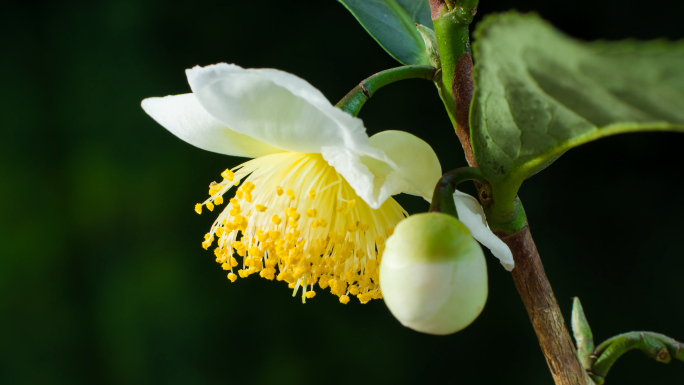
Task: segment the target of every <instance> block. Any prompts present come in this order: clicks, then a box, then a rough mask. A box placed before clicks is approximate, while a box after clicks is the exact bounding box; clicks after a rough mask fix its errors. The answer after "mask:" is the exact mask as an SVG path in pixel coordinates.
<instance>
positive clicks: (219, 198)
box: [214, 196, 223, 206]
mask: <svg viewBox="0 0 684 385" xmlns="http://www.w3.org/2000/svg"><path fill="white" fill-rule="evenodd" d="M221 203H223V197H222V196H217V197H216V198H214V204H215V205H216V206H218V205H220V204H221Z"/></svg>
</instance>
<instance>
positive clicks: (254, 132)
mask: <svg viewBox="0 0 684 385" xmlns="http://www.w3.org/2000/svg"><path fill="white" fill-rule="evenodd" d="M186 73H187V77H188V82H189V83H190V88H191V89H192V91H193V93H191V94H183V95H175V96H167V97H163V98H148V99H145V100H143V102H142V107H143V109H144V110H145V111H146V112H147V113H148V114H149V115H150V116H152V118H154V119H155V120H156V121H157V122H159V123H160V124H161V125H162V126H164V127H165V128H166V129H168V130H169V131H171V132H172V133H173V134H175V135H176V136H178V137H179V138H181V139H183V140H184V141H186V142H188V143H190V144H192V145H195V146H197V147H199V148H202V149H205V150H208V151H213V152H218V153H222V154H226V155H233V156H242V157H248V158H256V159H254V160H251V161H248V162H246V163H243V164H242V165H240V166H238V167H235V168H233V169H232V170H226V171H224V172H223V173H222V176H223V180H222V181H221V182H219V183H212V184H211V185H210V189H209V193H210V198H209V199H207V200H206V201H205V202H204V203H202V204H198V205H197V206H196V210H197V211H198V212H201V211H202V207H203V206H206V207H207V208H208V209H209V210H213V208H214V205H219V204H221V203H222V202H223V195H224V194H225V193H227V192H228V190H229V189H230V188H231V187H233V186H234V185H237V184H238V183H239V182H240V180H242V179H244V182H243V183H242V184H241V186H240V187H239V188H238V189H237V191H236V192H235V197H234V198H232V199H231V200H230V202H231V204H230V205H229V207H227V208H226V209H225V210H224V211H223V212H222V213H221V214H220V215H219V217H218V219H217V220H216V222H215V223H214V225H213V226H212V228H211V231H210V232H209V233H208V234H207V235H206V236H205V241H204V243H203V246H204V247H205V248H208V247H209V245H211V244H212V242H213V241H214V239H217V241H218V242H217V244H218V246H217V247H216V249H215V254H216V257H217V261H218V262H219V263H221V264H222V265H223V267H224V268H225V269H226V270H230V273H229V275H228V277H229V278H230V280H231V281H234V280H235V279H236V275H235V274H234V273H233V268H234V267H236V266H237V264H238V262H237V260H236V259H235V255H237V256H239V257H242V269H240V270H239V271H238V273H239V275H240V276H242V277H245V276H248V275H250V274H252V273H255V272H259V274H260V275H261V276H262V277H264V278H268V279H273V278H274V277H275V276H276V267H277V268H278V271H279V273H278V274H277V277H278V279H279V280H285V281H287V282H288V283H289V284H290V287H292V288H295V290H296V288H298V287H299V286H302V287H303V293H302V294H303V295H305V296H306V297H308V298H311V297H313V295H314V292H313V291H312V290H313V284H314V283H316V282H319V285H320V286H321V287H322V288H325V287H328V286H330V288H331V291H332V292H333V293H334V294H336V295H338V296H340V301H341V302H343V303H346V302H348V301H349V297H348V294H352V295H357V296H358V297H359V299H360V300H361V302H364V303H365V302H367V301H368V300H370V299H372V298H380V297H381V294H380V292H379V291H378V271H377V267H378V262H379V258H380V257H381V254H382V250H383V249H384V240H385V238H386V237H387V236H388V235H390V234H391V232H392V229H393V227H394V226H395V225H396V224H397V223H398V222H399V221H400V220H401V219H403V218H404V217H405V215H406V213H405V212H404V210H403V209H402V208H401V207H400V206H399V205H398V204H397V203H396V202H395V201H394V200H393V199H392V198H391V196H392V195H395V194H398V193H400V192H405V193H409V194H414V195H419V196H422V197H424V198H425V199H427V200H430V199H431V197H432V191H433V189H434V186H435V184H436V183H437V180H438V179H439V178H440V176H441V168H440V165H439V161H438V160H437V157H436V155H435V154H434V152H433V151H432V148H430V146H429V145H428V144H427V143H425V142H424V141H422V140H420V139H419V138H417V137H415V136H413V135H410V134H408V133H405V132H401V131H384V132H381V133H379V134H377V135H374V136H373V137H370V138H369V137H368V135H367V134H366V129H365V128H364V126H363V122H362V121H361V120H360V119H358V118H356V117H353V116H351V115H350V114H348V113H346V112H344V111H342V110H340V109H338V108H336V107H334V106H333V105H332V104H330V102H329V101H328V100H327V99H326V98H325V97H324V96H323V94H321V92H320V91H318V90H317V89H316V88H314V87H313V86H311V85H310V84H309V83H307V82H306V81H304V80H302V79H300V78H298V77H296V76H294V75H292V74H289V73H286V72H282V71H278V70H275V69H243V68H241V67H239V66H236V65H231V64H217V65H212V66H208V67H195V68H192V69H190V70H187V72H186ZM307 285H308V286H309V287H310V289H308V291H307Z"/></svg>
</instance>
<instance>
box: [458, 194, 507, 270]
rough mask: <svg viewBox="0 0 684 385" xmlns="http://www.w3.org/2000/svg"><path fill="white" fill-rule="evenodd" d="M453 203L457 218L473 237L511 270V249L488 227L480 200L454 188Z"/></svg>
mask: <svg viewBox="0 0 684 385" xmlns="http://www.w3.org/2000/svg"><path fill="white" fill-rule="evenodd" d="M454 203H455V204H456V212H457V213H458V219H459V220H460V221H461V222H463V224H464V225H466V226H467V227H468V229H469V230H470V232H471V233H472V235H473V237H474V238H475V239H477V240H478V241H479V242H480V243H481V244H483V245H484V246H485V247H487V248H488V249H489V250H490V251H491V252H492V254H493V255H494V256H495V257H497V258H499V260H500V261H501V264H502V265H503V266H504V267H505V268H506V270H508V271H511V270H513V267H515V262H514V261H513V254H512V253H511V249H510V248H509V247H508V245H506V244H505V243H504V242H503V241H502V240H501V239H499V237H497V236H496V235H494V233H493V232H492V230H490V229H489V226H488V225H487V220H486V219H485V213H484V211H483V210H482V206H480V202H478V201H477V200H476V199H475V198H473V197H471V196H470V195H468V194H465V193H462V192H460V191H458V190H456V191H454Z"/></svg>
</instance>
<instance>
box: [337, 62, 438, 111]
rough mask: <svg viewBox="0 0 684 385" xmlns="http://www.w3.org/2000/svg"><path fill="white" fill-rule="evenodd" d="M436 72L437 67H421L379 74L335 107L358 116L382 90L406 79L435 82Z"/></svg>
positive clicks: (410, 67) (403, 68) (354, 90)
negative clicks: (366, 104) (369, 100)
mask: <svg viewBox="0 0 684 385" xmlns="http://www.w3.org/2000/svg"><path fill="white" fill-rule="evenodd" d="M436 72H437V69H436V68H435V67H432V66H421V65H412V66H403V67H396V68H390V69H388V70H384V71H381V72H378V73H376V74H375V75H371V76H369V77H368V78H366V79H365V80H363V81H362V82H361V83H359V85H357V86H356V87H354V89H352V90H351V91H349V93H348V94H347V95H346V96H345V97H344V98H342V100H340V101H339V102H338V103H337V104H336V105H335V106H336V107H338V108H340V109H342V110H343V111H346V112H348V113H350V114H351V115H353V116H357V115H358V114H359V111H361V107H363V105H364V104H365V103H366V100H368V99H370V98H371V96H373V94H375V92H376V91H377V90H379V89H380V88H382V87H384V86H386V85H389V84H392V83H394V82H398V81H400V80H406V79H427V80H433V79H434V77H435V73H436Z"/></svg>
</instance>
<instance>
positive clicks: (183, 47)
mask: <svg viewBox="0 0 684 385" xmlns="http://www.w3.org/2000/svg"><path fill="white" fill-rule="evenodd" d="M644 4H647V5H644ZM512 7H515V8H518V9H520V10H525V11H526V10H537V11H538V12H540V13H541V14H542V16H544V17H545V18H547V19H550V20H551V21H552V22H553V23H554V24H556V25H557V26H559V27H560V28H562V29H563V30H564V31H566V32H568V33H570V34H571V35H573V36H576V37H580V38H583V39H597V38H609V39H620V38H626V37H636V38H642V39H650V38H656V37H661V36H666V37H669V38H671V39H681V38H684V27H683V24H682V21H681V15H682V14H684V5H683V4H682V2H674V1H666V0H653V1H650V2H643V1H626V0H622V1H620V0H604V1H590V0H575V1H531V0H530V1H525V0H509V1H504V0H482V1H481V6H480V10H479V14H478V16H477V20H480V19H481V17H482V15H484V14H487V13H490V12H494V11H502V10H506V9H509V8H512ZM0 39H1V40H0V43H1V44H0V55H1V58H2V60H0V90H1V92H0V117H1V122H2V123H1V127H2V139H1V140H0V183H1V184H0V192H1V194H2V201H1V202H2V208H1V209H0V212H1V214H0V383H2V384H96V383H97V384H194V383H197V384H219V383H231V384H275V383H277V384H318V383H321V384H350V383H351V384H355V383H360V384H366V383H374V384H385V383H392V384H424V383H425V384H427V383H454V384H475V383H477V384H551V383H552V380H551V376H550V374H549V371H548V369H547V367H546V363H545V361H544V358H543V356H542V354H541V351H540V349H539V348H538V345H537V342H536V339H535V336H534V333H533V331H532V328H531V326H530V324H529V321H528V319H527V315H526V313H525V310H524V308H523V306H522V302H521V301H520V299H519V297H518V294H517V292H516V291H515V288H514V286H513V282H512V279H511V278H510V276H509V274H508V273H507V272H506V271H504V269H503V268H501V267H500V266H499V264H498V263H497V261H495V260H494V259H493V258H490V259H488V263H489V268H490V295H489V300H488V304H487V306H486V308H485V309H484V312H483V313H482V315H481V316H480V317H479V318H478V319H477V320H476V321H475V323H474V324H473V325H471V326H470V327H469V328H467V329H466V330H464V331H462V332H460V333H457V334H455V335H451V336H448V337H434V336H429V335H423V334H419V333H416V332H413V331H411V330H409V329H406V328H403V327H402V326H401V325H400V324H399V323H398V322H397V321H396V320H394V319H393V318H392V316H391V315H390V313H389V311H388V310H387V308H386V307H385V305H384V303H383V302H382V301H372V302H371V303H370V304H368V305H363V306H362V305H360V304H358V302H357V301H356V300H354V301H352V303H351V304H349V305H347V306H343V305H340V304H338V303H337V300H336V297H334V296H332V295H330V294H329V293H320V295H319V296H317V297H316V299H315V300H312V301H309V303H307V304H306V305H302V304H301V301H300V300H299V298H292V297H291V296H290V291H289V290H288V289H287V288H286V286H285V284H283V283H282V282H269V281H266V280H263V279H259V278H257V277H255V276H252V277H250V278H248V279H241V280H238V282H236V283H234V284H231V283H229V282H228V280H227V279H226V276H225V274H224V271H223V270H221V268H220V267H219V266H218V265H217V264H216V263H215V262H214V258H213V255H212V253H211V252H208V251H205V250H203V249H202V248H201V247H200V243H201V241H202V236H203V234H204V233H205V232H206V231H207V229H208V228H209V226H210V224H211V222H212V221H213V218H212V215H211V214H210V215H203V216H198V215H197V214H195V213H194V211H193V205H194V204H195V203H196V202H198V201H199V200H201V199H203V198H204V196H205V194H206V186H207V184H208V183H209V182H211V181H212V180H214V179H215V178H216V176H217V175H218V173H220V171H221V170H223V169H225V168H226V167H232V166H235V165H236V164H238V162H241V161H242V160H241V159H237V158H228V157H225V156H221V155H216V154H212V153H208V152H204V151H202V150H199V149H196V148H194V147H191V146H190V145H188V144H186V143H184V142H182V141H180V140H179V139H177V138H175V137H174V136H173V135H171V134H169V133H168V132H166V131H165V130H164V129H163V128H162V127H161V126H159V125H158V124H156V123H155V122H154V121H153V120H152V119H151V118H149V117H148V116H147V115H146V114H145V113H144V112H143V110H142V109H141V108H140V101H141V100H142V99H143V98H145V97H149V96H163V95H167V94H179V93H186V92H188V91H189V87H188V85H187V83H186V80H185V75H184V70H185V69H186V68H189V67H191V66H194V65H197V64H200V65H207V64H212V63H217V62H222V61H225V62H232V63H237V64H239V65H242V66H244V67H275V68H279V69H283V70H286V71H289V72H292V73H295V74H297V75H299V76H301V77H303V78H305V79H307V80H308V81H310V82H311V83H312V84H313V85H315V86H316V87H318V88H319V89H320V90H321V91H323V93H324V94H326V95H327V96H328V97H329V98H330V99H331V100H332V101H336V100H337V99H339V98H341V97H342V96H343V95H344V94H345V93H346V92H347V91H348V90H349V89H351V88H352V87H353V86H355V85H356V84H357V83H358V82H359V81H360V80H361V79H362V78H364V77H366V76H368V75H370V74H372V73H374V72H377V71H379V70H382V69H385V68H388V67H392V66H395V65H396V63H395V62H393V61H392V59H391V58H390V57H389V56H388V55H387V54H386V53H385V52H384V51H383V50H382V49H381V48H379V47H378V46H377V45H376V44H375V42H374V41H373V40H372V39H371V38H370V37H369V36H368V35H367V34H366V33H365V31H364V30H363V29H362V28H361V27H360V26H358V25H357V24H356V22H355V20H354V19H353V17H352V16H351V15H350V14H349V13H348V12H347V11H346V10H345V9H344V8H343V7H342V6H341V5H340V4H338V3H337V2H336V1H333V0H319V1H275V0H273V1H271V0H265V1H259V2H256V1H235V0H224V1H199V2H188V1H184V2H183V1H176V0H169V1H161V0H145V1H141V0H99V1H91V2H75V1H71V2H64V1H62V2H58V1H47V2H41V3H35V2H19V1H14V2H10V3H9V4H8V3H5V5H4V6H3V10H2V11H1V14H0ZM625 65H629V63H625ZM682 76H684V69H683V71H682ZM361 117H362V118H363V119H364V120H365V122H366V126H367V127H368V130H369V132H370V133H375V132H378V131H381V130H385V129H399V130H406V131H410V132H412V133H414V134H416V135H418V136H420V137H422V138H424V139H426V140H428V141H429V142H430V143H431V144H432V145H433V146H434V148H435V150H436V151H437V152H438V154H439V156H440V158H441V160H442V164H443V167H444V169H445V170H447V169H451V168H454V167H458V166H463V165H465V161H464V159H463V155H462V152H461V150H460V149H459V147H458V143H457V141H456V137H455V135H454V134H453V131H452V129H451V128H450V125H449V121H448V119H447V117H446V114H445V113H444V111H443V109H442V106H441V102H440V101H439V99H438V97H437V95H436V92H435V89H434V87H433V85H432V84H430V83H429V82H425V81H420V80H412V81H407V82H405V83H402V84H397V85H392V86H391V87H390V88H389V89H387V90H383V91H380V92H379V93H378V94H377V95H376V97H374V99H373V100H372V101H371V102H369V103H368V104H367V107H366V108H364V110H363V111H362V113H361ZM683 146H684V135H675V134H662V133H661V134H632V135H626V136H622V137H614V138H609V139H605V140H601V141H599V142H597V143H593V144H590V145H587V146H585V147H583V148H579V149H576V150H572V151H570V152H569V153H568V154H566V155H564V156H563V157H562V158H561V159H560V160H559V161H557V162H556V164H554V165H553V166H552V167H550V168H549V169H547V170H545V171H543V172H542V173H540V174H539V175H537V176H534V177H533V178H532V179H531V180H529V181H528V182H527V183H526V184H525V185H524V186H523V189H522V191H521V193H520V195H521V198H522V200H523V202H524V204H525V208H526V210H527V213H528V217H529V220H530V225H531V227H532V231H533V234H534V235H535V239H536V241H537V245H538V247H539V249H540V252H541V256H542V258H543V261H544V263H545V266H546V271H547V274H548V276H549V279H550V280H551V283H552V284H553V288H554V289H555V293H556V296H557V298H558V300H559V302H560V304H561V308H562V309H563V311H564V314H565V316H566V320H567V319H569V315H570V307H571V297H572V296H579V297H580V298H581V299H582V301H583V303H584V308H585V311H586V312H587V316H588V317H589V321H590V323H591V326H592V328H593V330H594V335H595V338H596V340H597V342H598V341H601V340H603V339H605V338H608V337H610V336H612V335H614V334H617V333H621V332H625V331H630V330H653V331H658V332H661V333H665V334H667V335H670V336H672V337H675V338H678V339H680V340H682V339H684V308H683V306H682V300H681V289H682V277H684V258H683V257H684V253H682V244H683V243H684V242H683V238H684V236H683V234H682V230H684V224H683V223H682V221H683V219H684V202H682V199H681V196H682V188H683V187H684V175H683V173H682V169H683V168H684V159H683V157H682V150H681V148H682V147H683ZM400 202H402V203H403V204H405V205H406V207H408V208H409V210H410V211H412V212H416V211H420V210H425V209H426V206H427V205H426V204H425V203H424V202H420V201H419V200H412V199H410V198H400ZM682 378H684V364H683V363H681V362H674V363H672V364H669V365H663V364H659V363H656V362H653V361H649V360H647V359H646V358H644V357H643V356H641V355H640V354H639V353H630V354H628V355H627V356H625V357H624V358H623V359H621V360H620V361H619V362H618V363H617V364H616V366H615V367H614V369H613V370H612V372H611V373H610V375H609V377H608V381H609V383H611V384H655V383H660V382H667V381H669V382H668V383H679V381H682Z"/></svg>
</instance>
